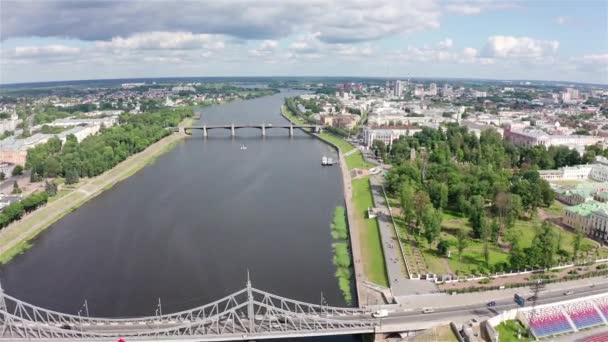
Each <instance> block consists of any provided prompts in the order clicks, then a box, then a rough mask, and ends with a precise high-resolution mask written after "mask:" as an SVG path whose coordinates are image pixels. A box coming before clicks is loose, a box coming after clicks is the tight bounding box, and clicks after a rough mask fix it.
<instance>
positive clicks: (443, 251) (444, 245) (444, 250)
mask: <svg viewBox="0 0 608 342" xmlns="http://www.w3.org/2000/svg"><path fill="white" fill-rule="evenodd" d="M449 249H450V244H449V242H447V241H446V240H443V239H441V240H439V243H438V244H437V252H439V255H447V254H448V250H449Z"/></svg>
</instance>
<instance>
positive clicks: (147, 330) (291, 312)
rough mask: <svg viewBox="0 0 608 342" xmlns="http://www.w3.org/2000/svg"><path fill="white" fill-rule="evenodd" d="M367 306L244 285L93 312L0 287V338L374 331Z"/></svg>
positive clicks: (215, 337) (196, 337) (192, 337)
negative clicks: (129, 310)
mask: <svg viewBox="0 0 608 342" xmlns="http://www.w3.org/2000/svg"><path fill="white" fill-rule="evenodd" d="M378 326H379V320H378V319H375V318H372V317H371V314H370V312H369V311H368V310H364V309H359V308H339V307H331V306H325V305H315V304H308V303H304V302H299V301H295V300H291V299H288V298H284V297H280V296H277V295H273V294H271V293H268V292H264V291H260V290H257V289H255V288H253V287H251V283H250V282H249V281H248V282H247V286H246V287H245V288H244V289H242V290H240V291H237V292H235V293H233V294H231V295H229V296H226V297H224V298H222V299H220V300H217V301H215V302H213V303H210V304H206V305H203V306H200V307H197V308H194V309H191V310H186V311H181V312H176V313H172V314H166V315H162V314H159V315H156V316H147V317H137V318H93V317H84V316H81V315H70V314H64V313H60V312H56V311H51V310H47V309H43V308H40V307H37V306H34V305H31V304H28V303H25V302H23V301H21V300H19V299H17V298H14V297H11V296H9V295H7V294H5V293H4V292H3V291H2V290H1V288H0V329H1V331H0V341H2V340H10V341H30V340H52V341H56V340H76V341H99V340H103V341H108V340H114V341H117V340H118V339H119V338H125V339H126V340H127V341H149V340H155V341H156V340H164V341H175V340H179V341H233V340H252V339H268V338H288V337H309V336H327V335H345V334H364V333H374V332H375V330H376V328H378Z"/></svg>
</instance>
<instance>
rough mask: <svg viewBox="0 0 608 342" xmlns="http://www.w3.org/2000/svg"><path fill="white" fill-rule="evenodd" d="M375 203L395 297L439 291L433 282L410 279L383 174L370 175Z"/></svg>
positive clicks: (387, 268) (387, 267)
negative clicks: (387, 201)
mask: <svg viewBox="0 0 608 342" xmlns="http://www.w3.org/2000/svg"><path fill="white" fill-rule="evenodd" d="M370 183H371V188H372V195H373V198H374V205H375V206H376V208H377V209H378V210H379V214H378V218H377V219H378V226H379V228H380V236H381V238H382V247H383V250H384V258H385V263H386V271H387V273H388V277H389V279H388V281H389V284H390V288H391V291H392V293H393V296H394V297H399V296H409V295H419V294H428V293H437V292H439V289H438V288H437V286H436V285H435V283H433V282H429V281H424V280H412V279H409V275H408V274H407V270H406V266H405V262H406V261H405V260H404V254H403V253H402V249H401V246H400V242H399V239H398V238H397V236H396V235H395V227H394V226H393V221H392V220H391V216H390V215H391V211H390V208H389V206H388V204H387V203H386V199H385V197H384V192H383V188H382V187H383V184H384V180H383V179H382V176H380V175H377V176H372V177H370Z"/></svg>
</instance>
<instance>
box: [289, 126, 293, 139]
mask: <svg viewBox="0 0 608 342" xmlns="http://www.w3.org/2000/svg"><path fill="white" fill-rule="evenodd" d="M289 137H290V138H291V137H293V125H289Z"/></svg>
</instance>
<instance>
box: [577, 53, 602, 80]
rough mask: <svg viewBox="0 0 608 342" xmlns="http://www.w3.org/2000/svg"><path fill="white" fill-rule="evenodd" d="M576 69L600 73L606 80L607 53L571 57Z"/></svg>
mask: <svg viewBox="0 0 608 342" xmlns="http://www.w3.org/2000/svg"><path fill="white" fill-rule="evenodd" d="M572 62H573V63H574V64H575V65H576V66H577V69H578V70H581V71H586V72H595V73H601V74H602V77H603V78H604V80H608V53H604V54H590V55H583V56H581V57H576V58H573V59H572Z"/></svg>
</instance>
